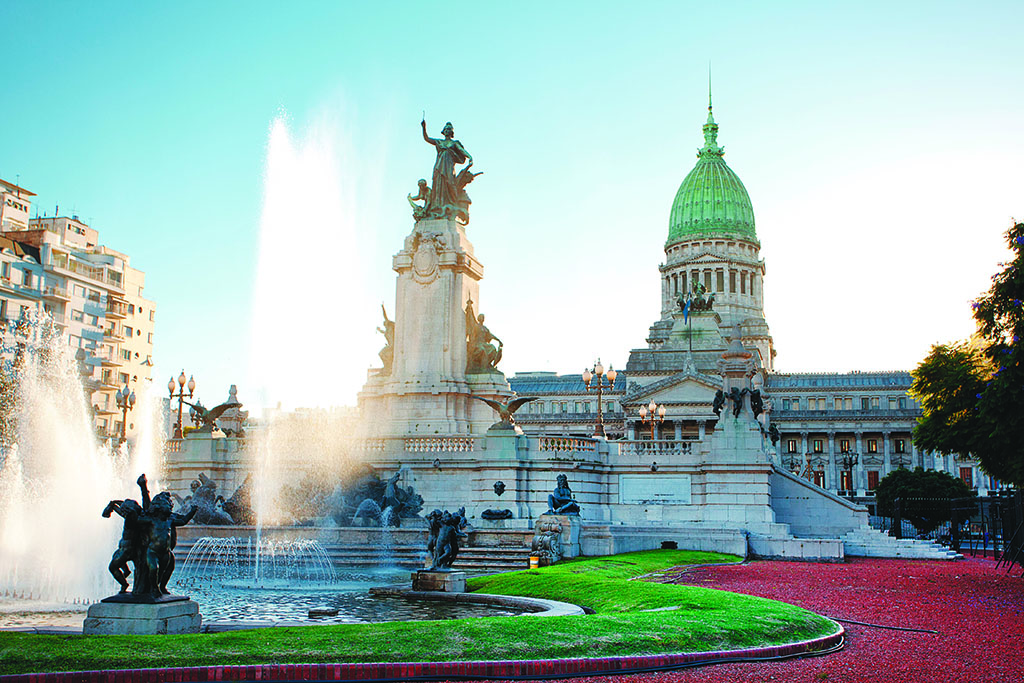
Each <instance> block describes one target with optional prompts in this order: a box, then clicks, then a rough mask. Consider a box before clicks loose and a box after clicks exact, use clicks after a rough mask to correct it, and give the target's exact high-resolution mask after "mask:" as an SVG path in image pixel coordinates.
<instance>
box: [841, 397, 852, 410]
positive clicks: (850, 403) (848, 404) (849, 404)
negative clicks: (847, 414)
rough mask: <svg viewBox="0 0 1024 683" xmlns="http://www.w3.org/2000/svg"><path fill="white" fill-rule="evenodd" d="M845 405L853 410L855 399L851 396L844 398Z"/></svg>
mask: <svg viewBox="0 0 1024 683" xmlns="http://www.w3.org/2000/svg"><path fill="white" fill-rule="evenodd" d="M843 405H844V407H845V408H846V409H847V410H853V399H852V398H849V397H847V398H844V399H843Z"/></svg>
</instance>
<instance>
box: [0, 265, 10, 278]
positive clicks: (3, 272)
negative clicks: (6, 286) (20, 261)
mask: <svg viewBox="0 0 1024 683" xmlns="http://www.w3.org/2000/svg"><path fill="white" fill-rule="evenodd" d="M0 277H3V279H5V280H10V279H11V264H10V263H7V262H6V261H4V263H3V265H2V266H0Z"/></svg>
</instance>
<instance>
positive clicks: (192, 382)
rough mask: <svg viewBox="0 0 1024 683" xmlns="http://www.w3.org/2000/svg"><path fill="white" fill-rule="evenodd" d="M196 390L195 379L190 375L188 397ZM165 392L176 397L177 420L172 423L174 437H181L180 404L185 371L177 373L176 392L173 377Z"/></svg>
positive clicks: (182, 399) (183, 392)
mask: <svg viewBox="0 0 1024 683" xmlns="http://www.w3.org/2000/svg"><path fill="white" fill-rule="evenodd" d="M195 390H196V381H195V380H194V379H192V376H191V375H190V376H189V378H188V397H189V398H192V394H193V393H195ZM167 392H168V393H169V394H170V396H171V400H172V401H173V400H174V399H178V422H177V423H176V424H175V425H174V437H173V438H175V439H180V438H182V433H181V405H182V403H184V401H185V371H184V370H182V371H181V374H180V375H178V393H177V394H175V393H174V378H173V377H172V378H171V380H170V381H169V382H168V383H167Z"/></svg>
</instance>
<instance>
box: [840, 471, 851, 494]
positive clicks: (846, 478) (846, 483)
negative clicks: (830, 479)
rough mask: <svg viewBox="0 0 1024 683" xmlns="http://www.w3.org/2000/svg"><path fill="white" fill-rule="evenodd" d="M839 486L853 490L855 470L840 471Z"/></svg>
mask: <svg viewBox="0 0 1024 683" xmlns="http://www.w3.org/2000/svg"><path fill="white" fill-rule="evenodd" d="M839 488H840V489H842V490H843V491H852V490H853V472H851V471H850V470H843V471H842V472H840V473H839Z"/></svg>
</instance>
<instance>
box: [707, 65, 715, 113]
mask: <svg viewBox="0 0 1024 683" xmlns="http://www.w3.org/2000/svg"><path fill="white" fill-rule="evenodd" d="M714 122H715V119H714V117H713V116H711V60H710V59H709V60H708V123H714Z"/></svg>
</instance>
